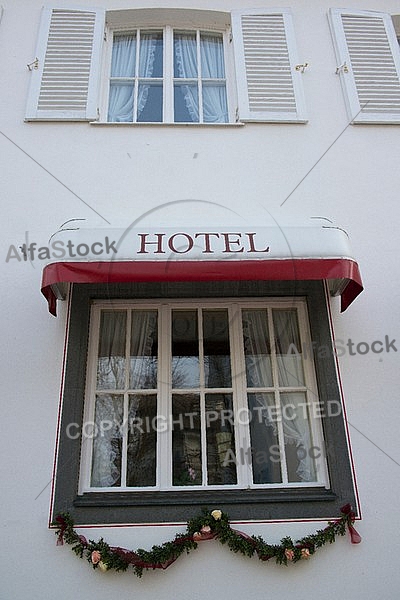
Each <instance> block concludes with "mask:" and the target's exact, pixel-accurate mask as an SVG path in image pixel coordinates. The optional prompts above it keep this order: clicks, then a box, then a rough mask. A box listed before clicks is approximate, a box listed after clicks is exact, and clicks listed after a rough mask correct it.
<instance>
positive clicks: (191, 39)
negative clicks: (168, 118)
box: [174, 33, 199, 123]
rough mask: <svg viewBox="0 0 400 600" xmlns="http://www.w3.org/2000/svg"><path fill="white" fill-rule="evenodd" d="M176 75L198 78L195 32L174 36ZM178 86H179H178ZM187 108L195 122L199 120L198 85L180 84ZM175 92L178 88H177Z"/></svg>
mask: <svg viewBox="0 0 400 600" xmlns="http://www.w3.org/2000/svg"><path fill="white" fill-rule="evenodd" d="M174 49H175V76H177V77H180V78H183V79H197V73H198V68H197V44H196V37H195V35H193V34H190V33H188V34H184V33H181V34H178V35H175V37H174ZM176 87H178V86H176ZM179 87H180V88H181V89H182V92H183V95H184V98H185V104H186V108H187V109H188V112H189V115H190V118H191V119H192V121H193V123H198V121H199V100H198V90H197V83H196V85H180V86H179ZM175 93H177V90H176V89H175Z"/></svg>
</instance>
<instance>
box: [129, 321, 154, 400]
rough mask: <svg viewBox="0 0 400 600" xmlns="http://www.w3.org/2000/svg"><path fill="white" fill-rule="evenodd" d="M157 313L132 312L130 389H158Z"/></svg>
mask: <svg viewBox="0 0 400 600" xmlns="http://www.w3.org/2000/svg"><path fill="white" fill-rule="evenodd" d="M157 337H158V336H157V311H155V310H135V311H133V312H132V335H131V351H130V387H131V388H133V389H156V388H157V362H158V356H157V355H158V350H157Z"/></svg>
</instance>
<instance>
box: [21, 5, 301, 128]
mask: <svg viewBox="0 0 400 600" xmlns="http://www.w3.org/2000/svg"><path fill="white" fill-rule="evenodd" d="M36 55H37V57H38V62H37V68H35V69H33V70H32V72H31V86H30V91H29V97H28V105H27V113H26V119H27V120H35V119H42V120H60V119H64V120H89V121H90V120H91V121H100V122H103V123H106V122H109V123H154V122H156V123H161V122H165V123H200V124H201V123H202V124H218V123H229V122H231V123H232V122H235V121H271V122H274V121H277V122H280V121H282V122H305V121H306V117H305V108H304V96H303V89H302V74H301V70H299V69H296V65H298V64H299V59H298V57H297V51H296V44H295V39H294V28H293V22H292V15H291V12H290V10H289V9H282V8H279V9H271V8H263V9H252V10H241V11H233V12H232V13H223V12H219V11H208V10H207V11H206V10H204V11H201V10H190V9H134V10H120V11H119V10H116V11H107V12H106V11H104V10H101V9H99V10H89V9H88V10H76V9H71V8H65V9H60V8H44V9H43V14H42V22H41V27H40V32H39V39H38V46H37V51H36Z"/></svg>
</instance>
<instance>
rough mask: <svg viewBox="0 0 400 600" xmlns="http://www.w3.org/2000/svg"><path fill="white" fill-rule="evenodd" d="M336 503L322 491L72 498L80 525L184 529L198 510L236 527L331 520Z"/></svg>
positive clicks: (190, 493)
mask: <svg viewBox="0 0 400 600" xmlns="http://www.w3.org/2000/svg"><path fill="white" fill-rule="evenodd" d="M337 503H338V498H337V496H336V494H334V493H333V492H332V491H331V490H327V489H325V488H318V487H315V488H308V489H304V488H296V489H292V490H288V489H285V490H276V489H275V490H240V491H239V490H238V491H235V492H233V491H231V490H230V491H228V490H226V491H223V490H221V491H217V492H216V491H215V490H213V491H209V492H207V491H202V492H197V493H196V492H192V491H189V490H188V491H187V492H182V491H179V492H175V491H173V492H141V493H139V494H136V493H135V494H132V493H129V492H118V493H115V494H114V493H107V494H102V493H96V492H92V493H87V494H83V495H80V496H76V497H75V500H74V501H73V513H74V516H75V518H76V520H77V522H79V523H80V524H87V523H90V524H92V525H96V524H107V525H113V524H121V523H131V524H132V523H135V524H141V523H143V524H145V523H160V524H161V523H164V524H166V523H180V522H182V523H184V522H186V521H187V520H188V519H190V518H192V517H194V516H195V515H196V514H197V513H198V512H199V509H201V508H205V507H207V509H210V510H211V509H212V508H218V509H221V510H224V511H225V512H227V513H228V514H229V516H230V518H231V519H233V520H240V521H264V522H269V521H272V520H274V521H275V520H277V519H278V520H288V519H290V520H292V519H294V520H298V519H301V520H304V519H330V518H333V517H334V516H335V514H336V513H337V511H338V507H337V506H336V505H337Z"/></svg>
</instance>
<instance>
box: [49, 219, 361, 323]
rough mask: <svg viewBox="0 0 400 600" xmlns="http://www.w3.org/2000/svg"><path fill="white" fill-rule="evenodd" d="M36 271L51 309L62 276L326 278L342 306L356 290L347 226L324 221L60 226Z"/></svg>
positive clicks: (65, 280)
mask: <svg viewBox="0 0 400 600" xmlns="http://www.w3.org/2000/svg"><path fill="white" fill-rule="evenodd" d="M49 255H50V256H51V257H52V260H51V262H49V263H48V264H47V265H46V266H45V267H44V270H43V277H42V287H41V290H42V293H43V294H44V296H45V297H46V299H47V301H48V305H49V311H50V312H51V313H52V314H53V315H56V302H57V299H63V298H65V295H66V289H67V285H66V284H69V283H83V284H85V283H86V284H87V283H104V284H110V283H126V282H151V281H153V282H154V281H237V280H247V281H250V280H264V281H267V280H269V281H283V280H291V281H310V280H325V281H327V283H328V285H329V290H330V293H331V294H332V295H340V296H341V310H342V311H344V310H346V308H347V307H348V306H349V305H350V304H351V303H352V302H353V300H354V299H355V298H356V297H357V296H358V295H359V294H360V293H361V291H362V290H363V285H362V281H361V275H360V271H359V267H358V264H357V262H356V260H355V259H354V258H353V257H352V254H351V251H350V247H349V239H348V235H347V233H346V232H345V231H344V230H343V229H340V228H338V227H333V226H332V225H327V224H325V222H324V224H318V225H315V224H312V225H301V226H291V225H288V226H279V227H278V226H270V227H255V228H254V227H253V228H252V227H246V228H245V229H242V228H237V227H228V228H227V227H218V228H212V229H211V228H210V229H208V228H204V227H202V228H197V229H195V228H179V229H173V228H158V229H156V228H145V227H143V228H141V229H140V230H139V229H137V228H128V229H125V230H124V229H76V230H60V231H59V232H58V233H57V234H56V235H54V236H53V237H52V239H51V242H50V245H49Z"/></svg>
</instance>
